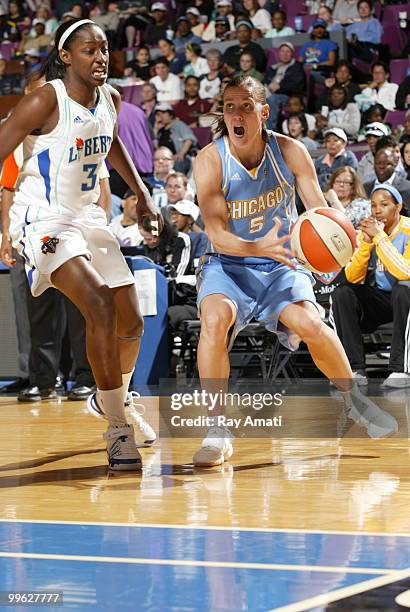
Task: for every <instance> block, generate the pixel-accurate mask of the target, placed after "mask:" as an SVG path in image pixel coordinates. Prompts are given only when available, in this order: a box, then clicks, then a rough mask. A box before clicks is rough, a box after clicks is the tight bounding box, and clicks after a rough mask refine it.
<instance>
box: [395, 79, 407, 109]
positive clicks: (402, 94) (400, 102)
mask: <svg viewBox="0 0 410 612" xmlns="http://www.w3.org/2000/svg"><path fill="white" fill-rule="evenodd" d="M396 108H397V109H398V110H408V109H410V74H408V75H407V76H406V78H405V79H404V81H403V82H402V83H400V85H399V88H398V90H397V93H396Z"/></svg>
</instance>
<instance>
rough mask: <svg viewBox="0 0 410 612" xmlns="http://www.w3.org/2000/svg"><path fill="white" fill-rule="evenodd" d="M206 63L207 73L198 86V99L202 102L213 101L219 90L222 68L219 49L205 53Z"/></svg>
mask: <svg viewBox="0 0 410 612" xmlns="http://www.w3.org/2000/svg"><path fill="white" fill-rule="evenodd" d="M206 61H207V62H208V67H209V72H208V74H206V75H205V76H204V77H203V79H201V81H200V84H199V97H200V98H202V99H204V100H209V99H215V98H216V97H217V96H218V95H219V92H220V89H221V81H222V75H221V73H220V68H221V66H222V55H221V52H220V51H219V49H209V50H208V51H207V52H206Z"/></svg>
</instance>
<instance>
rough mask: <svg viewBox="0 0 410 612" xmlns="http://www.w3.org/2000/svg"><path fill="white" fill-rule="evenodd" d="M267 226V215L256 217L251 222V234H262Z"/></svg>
mask: <svg viewBox="0 0 410 612" xmlns="http://www.w3.org/2000/svg"><path fill="white" fill-rule="evenodd" d="M264 225H265V215H260V216H259V217H254V218H253V219H251V220H250V221H249V232H250V233H251V234H254V233H255V232H260V231H261V230H262V229H263V226H264Z"/></svg>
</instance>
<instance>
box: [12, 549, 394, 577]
mask: <svg viewBox="0 0 410 612" xmlns="http://www.w3.org/2000/svg"><path fill="white" fill-rule="evenodd" d="M2 557H3V558H9V559H45V560H53V561H85V562H91V563H125V564H131V565H180V566H188V567H191V566H196V567H219V568H234V569H254V570H276V571H277V570H286V571H306V572H330V573H346V574H371V575H373V576H374V574H383V575H391V574H394V573H395V571H396V570H389V569H377V568H374V569H373V568H368V567H367V568H361V567H333V566H319V565H285V564H280V563H241V562H240V561H239V562H236V561H197V560H195V559H149V558H136V557H102V556H98V555H86V556H83V555H58V554H48V553H24V552H3V551H0V558H2Z"/></svg>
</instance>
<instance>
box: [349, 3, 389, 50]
mask: <svg viewBox="0 0 410 612" xmlns="http://www.w3.org/2000/svg"><path fill="white" fill-rule="evenodd" d="M357 9H358V11H359V19H358V20H357V21H355V22H354V23H352V24H350V25H349V26H347V28H346V36H347V40H348V47H349V54H350V57H357V58H359V59H361V60H363V61H365V62H372V61H373V59H374V58H375V52H376V51H377V50H378V48H379V45H380V43H381V39H382V35H383V26H382V24H381V23H380V21H379V20H378V19H376V17H373V16H372V4H371V2H370V0H359V2H358V3H357Z"/></svg>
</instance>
